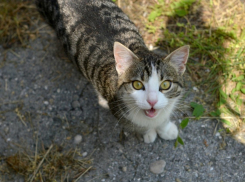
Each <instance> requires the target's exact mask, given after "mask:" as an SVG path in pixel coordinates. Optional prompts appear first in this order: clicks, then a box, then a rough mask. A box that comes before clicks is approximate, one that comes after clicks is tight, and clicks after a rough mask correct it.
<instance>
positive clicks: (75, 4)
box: [36, 0, 144, 47]
mask: <svg viewBox="0 0 245 182" xmlns="http://www.w3.org/2000/svg"><path fill="white" fill-rule="evenodd" d="M36 4H37V6H38V8H39V11H40V12H41V14H43V16H44V17H45V18H46V19H47V20H48V21H49V23H50V24H51V26H52V27H53V28H55V29H56V32H57V34H58V36H59V37H64V36H70V35H71V34H73V33H76V31H79V32H82V34H83V36H90V37H91V36H93V37H95V38H96V40H97V41H96V42H97V43H99V42H100V41H102V42H108V43H109V44H111V45H110V46H113V43H114V42H115V41H119V42H121V43H123V44H124V45H126V46H128V47H129V46H130V44H132V42H137V41H140V43H141V44H143V45H144V42H143V40H142V38H141V36H140V34H139V32H138V29H137V28H136V27H135V25H134V24H133V23H132V22H131V21H130V19H129V18H128V16H127V15H126V14H124V13H123V11H122V10H121V9H120V8H119V7H118V6H117V5H116V4H115V3H113V2H112V1H110V0H72V1H70V0H36ZM133 38H134V39H135V40H133Z"/></svg>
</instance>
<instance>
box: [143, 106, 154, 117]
mask: <svg viewBox="0 0 245 182" xmlns="http://www.w3.org/2000/svg"><path fill="white" fill-rule="evenodd" d="M145 115H146V116H148V117H150V118H153V117H154V116H156V115H157V112H156V110H155V109H153V108H151V109H148V110H145Z"/></svg>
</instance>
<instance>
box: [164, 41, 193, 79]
mask: <svg viewBox="0 0 245 182" xmlns="http://www.w3.org/2000/svg"><path fill="white" fill-rule="evenodd" d="M189 50H190V46H189V45H185V46H182V47H180V48H178V49H177V50H175V51H173V52H172V53H170V54H169V55H168V56H167V57H166V58H165V59H164V60H169V62H170V64H171V65H172V66H174V67H175V68H176V69H177V70H178V72H179V73H180V75H183V74H184V72H185V68H186V66H185V65H186V63H187V60H188V57H189Z"/></svg>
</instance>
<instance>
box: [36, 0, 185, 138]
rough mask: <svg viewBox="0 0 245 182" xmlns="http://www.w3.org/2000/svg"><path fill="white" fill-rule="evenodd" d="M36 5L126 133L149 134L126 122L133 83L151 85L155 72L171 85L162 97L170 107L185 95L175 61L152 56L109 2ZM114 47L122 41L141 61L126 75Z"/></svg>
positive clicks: (48, 0) (52, 0) (41, 0)
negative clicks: (120, 72)
mask: <svg viewBox="0 0 245 182" xmlns="http://www.w3.org/2000/svg"><path fill="white" fill-rule="evenodd" d="M36 5H37V7H38V9H39V11H40V13H41V14H42V15H43V16H44V17H45V19H46V20H47V21H48V22H49V24H50V25H51V26H52V27H53V28H54V29H55V31H56V33H57V36H58V38H59V39H60V40H61V42H62V44H63V46H64V48H65V50H66V52H67V54H68V56H69V57H70V59H71V60H72V61H73V62H74V64H75V65H76V66H77V67H78V68H79V69H80V70H81V72H82V74H83V75H84V76H85V77H86V78H87V79H88V80H90V81H91V82H92V84H93V86H94V87H95V89H96V90H97V92H98V94H99V95H101V96H102V97H103V98H105V99H106V100H107V101H108V103H109V106H110V108H111V111H112V113H113V114H114V115H115V116H116V117H117V118H118V119H119V121H120V123H122V124H124V126H125V127H126V128H128V129H130V130H136V131H138V132H141V133H143V134H144V133H147V131H148V130H149V128H147V127H146V126H140V125H139V124H135V123H134V122H132V121H130V119H129V118H128V117H127V112H128V111H127V109H128V106H127V104H126V103H125V102H124V101H123V99H122V98H123V97H124V96H125V94H128V95H130V94H132V93H133V92H134V89H133V88H132V81H133V80H136V79H137V80H140V81H142V82H147V81H148V80H149V78H150V77H151V75H152V72H153V70H152V69H153V68H154V69H156V72H157V74H158V76H159V79H160V80H171V81H172V88H171V91H169V92H163V94H164V95H165V96H166V97H167V98H169V99H170V101H169V103H175V101H176V100H173V101H171V99H175V98H179V96H180V95H181V91H182V87H183V80H182V74H180V72H179V71H178V69H176V66H175V65H176V64H175V63H174V64H172V63H171V56H168V57H167V58H166V59H162V58H161V57H160V56H158V55H156V54H154V53H153V52H150V51H149V50H148V49H147V47H146V45H145V44H144V41H143V39H142V37H141V36H140V34H139V31H138V29H137V28H136V27H135V25H134V24H133V23H132V22H131V21H130V20H129V18H128V16H127V15H125V14H124V13H123V12H122V10H121V9H120V8H119V7H117V6H116V5H115V4H114V3H113V2H111V1H110V0H36ZM114 42H120V43H121V44H123V45H124V46H125V47H127V48H128V49H129V50H131V51H132V52H133V54H135V57H137V60H135V61H134V62H133V64H132V65H131V66H130V67H129V68H128V69H127V70H126V72H125V74H124V75H123V76H119V75H118V72H117V70H116V68H115V58H114V54H113V45H114ZM176 55H177V54H176ZM177 56H178V55H177ZM187 56H188V55H187ZM186 59H187V58H186ZM184 64H185V63H184ZM184 64H183V65H184ZM169 112H172V110H171V111H169ZM168 117H169V116H168ZM163 120H169V118H165V119H164V118H163Z"/></svg>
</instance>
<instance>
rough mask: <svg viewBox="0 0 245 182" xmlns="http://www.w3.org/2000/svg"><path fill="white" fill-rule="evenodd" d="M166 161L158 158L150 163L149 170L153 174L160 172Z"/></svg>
mask: <svg viewBox="0 0 245 182" xmlns="http://www.w3.org/2000/svg"><path fill="white" fill-rule="evenodd" d="M165 166H166V162H165V161H164V160H159V161H156V162H153V163H151V164H150V171H151V172H152V173H154V174H160V173H162V172H163V171H164V168H165Z"/></svg>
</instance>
